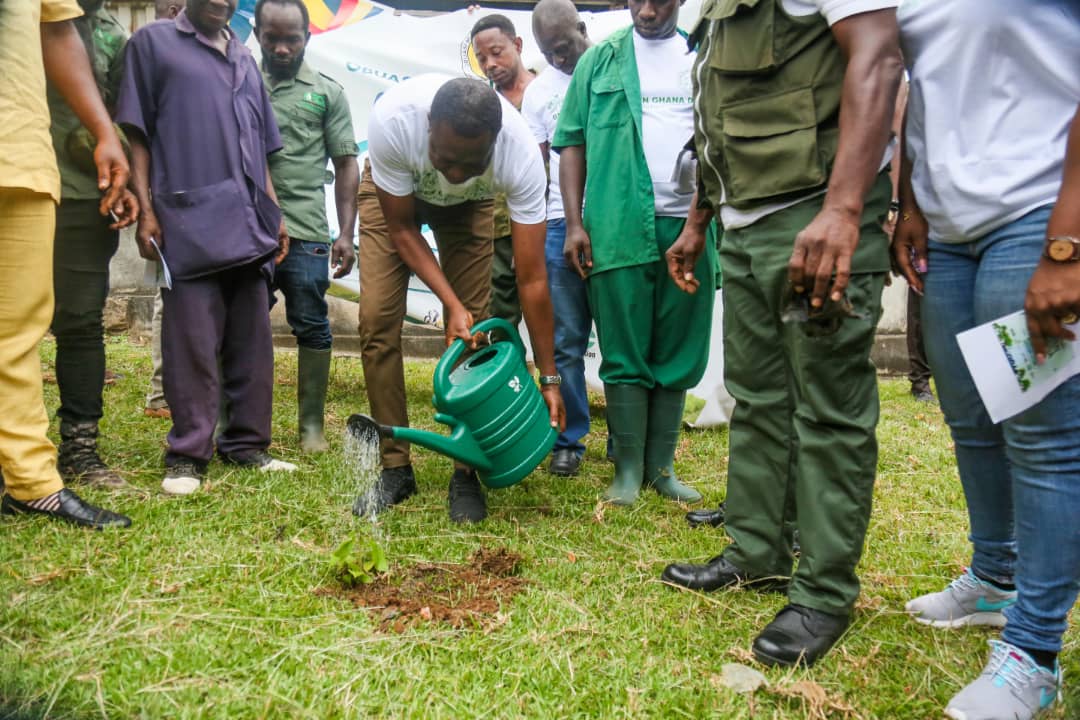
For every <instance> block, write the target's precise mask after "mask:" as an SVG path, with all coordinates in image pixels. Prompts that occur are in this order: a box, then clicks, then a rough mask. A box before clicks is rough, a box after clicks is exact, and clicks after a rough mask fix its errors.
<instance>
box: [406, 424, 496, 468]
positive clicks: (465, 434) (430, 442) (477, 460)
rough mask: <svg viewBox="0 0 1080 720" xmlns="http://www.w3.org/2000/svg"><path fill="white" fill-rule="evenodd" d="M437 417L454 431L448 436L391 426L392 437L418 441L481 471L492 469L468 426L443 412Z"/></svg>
mask: <svg viewBox="0 0 1080 720" xmlns="http://www.w3.org/2000/svg"><path fill="white" fill-rule="evenodd" d="M435 419H436V420H437V421H438V422H441V423H443V424H444V425H449V426H450V427H451V428H452V430H453V432H451V433H450V435H449V436H446V435H440V434H439V433H434V432H429V431H427V430H417V429H416V428H408V427H393V428H390V430H391V432H392V433H393V434H392V437H393V438H394V439H395V440H404V441H406V442H411V443H416V444H417V445H420V446H422V447H426V448H427V449H428V450H434V451H435V452H437V453H439V454H440V455H446V456H448V457H452V458H454V459H455V460H458V461H460V462H463V463H465V464H466V465H468V466H469V467H471V468H473V469H475V470H480V471H481V472H484V471H487V470H490V469H491V461H490V460H489V459H488V457H487V455H485V454H484V451H483V450H481V449H480V445H479V444H477V442H476V439H475V438H474V437H473V435H472V433H471V432H469V429H468V428H466V427H465V426H464V425H463V424H461V422H459V421H458V420H457V419H456V418H453V417H451V416H449V415H445V414H443V413H436V414H435Z"/></svg>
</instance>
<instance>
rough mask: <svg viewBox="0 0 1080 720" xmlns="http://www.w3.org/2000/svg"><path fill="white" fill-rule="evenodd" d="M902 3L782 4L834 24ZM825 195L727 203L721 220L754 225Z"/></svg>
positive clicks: (826, 0) (787, 0)
mask: <svg viewBox="0 0 1080 720" xmlns="http://www.w3.org/2000/svg"><path fill="white" fill-rule="evenodd" d="M899 2H900V0H781V5H782V6H783V8H784V12H786V13H787V14H788V15H793V16H795V17H801V16H804V15H813V14H814V13H819V14H821V15H823V16H824V17H825V20H826V22H828V23H829V25H830V26H832V25H835V24H836V23H838V22H840V21H841V20H843V19H844V18H848V17H851V16H852V15H858V14H860V13H865V12H873V11H875V10H886V9H888V8H894V7H896V6H897V5H898V4H899ZM894 151H895V146H894V144H892V143H890V144H889V146H888V147H887V148H885V156H884V157H883V158H882V160H881V165H880V167H881V169H884V168H885V167H886V166H887V165H888V164H889V161H891V160H892V156H893V152H894ZM824 194H825V191H824V190H819V191H817V192H813V193H809V194H807V195H804V196H803V197H799V198H795V199H794V200H787V201H785V202H780V203H774V204H770V205H763V206H761V207H758V208H755V209H754V210H752V211H750V212H744V211H742V210H736V209H735V208H733V207H731V206H730V205H723V206H722V207H721V208H720V222H721V224H722V225H723V226H724V227H725V228H729V229H736V228H744V227H747V226H749V225H753V224H754V223H756V222H757V221H758V220H760V219H762V218H763V217H766V216H768V215H772V214H773V213H775V212H779V211H780V210H785V209H787V208H789V207H791V206H793V205H798V204H799V203H801V202H803V201H804V200H808V199H810V198H812V197H816V196H818V195H824Z"/></svg>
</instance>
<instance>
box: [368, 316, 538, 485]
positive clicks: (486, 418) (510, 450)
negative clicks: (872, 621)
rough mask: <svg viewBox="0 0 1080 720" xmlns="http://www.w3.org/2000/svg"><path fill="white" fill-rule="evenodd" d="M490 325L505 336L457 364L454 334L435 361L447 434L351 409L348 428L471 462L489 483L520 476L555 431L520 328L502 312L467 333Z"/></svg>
mask: <svg viewBox="0 0 1080 720" xmlns="http://www.w3.org/2000/svg"><path fill="white" fill-rule="evenodd" d="M490 330H501V331H503V332H504V333H505V334H506V335H507V336H508V337H509V341H500V342H496V343H492V344H491V345H489V346H488V347H485V348H482V349H480V350H478V351H476V352H475V353H473V354H472V355H471V356H470V357H469V358H468V359H467V360H465V362H463V363H461V364H460V365H458V364H457V363H458V361H459V360H460V359H461V356H462V354H464V352H465V348H466V346H465V342H464V341H463V340H460V339H458V340H455V341H454V342H453V343H451V344H450V347H449V348H447V350H446V352H445V353H444V354H443V356H442V358H440V359H439V364H438V365H436V366H435V378H434V381H435V395H434V397H433V398H432V403H433V404H434V405H435V410H436V411H437V412H436V413H435V419H436V420H437V421H439V422H441V423H443V424H444V425H449V426H450V428H451V433H450V435H449V436H446V435H440V434H438V433H433V432H428V431H426V430H417V429H415V428H407V427H389V426H386V425H379V424H378V423H376V422H375V421H374V420H373V419H372V418H370V417H368V416H367V415H353V416H352V417H350V418H349V421H348V430H349V432H350V433H352V434H353V435H354V436H356V437H363V436H364V434H365V433H367V432H371V431H373V430H374V431H375V432H377V433H378V434H379V436H380V437H383V438H393V439H395V440H404V441H407V442H411V443H415V444H417V445H421V446H423V447H426V448H428V449H429V450H434V451H435V452H437V453H441V454H443V455H448V456H450V457H452V458H454V459H455V460H459V461H461V462H463V463H465V464H466V465H469V466H470V467H473V468H475V469H476V472H477V474H478V475H479V476H480V480H481V482H483V483H484V484H485V485H487V486H488V487H490V488H503V487H508V486H510V485H513V484H515V483H518V482H521V481H522V480H523V479H524V478H525V476H526V475H528V474H529V473H531V472H532V471H533V470H534V469H535V468H536V466H537V465H539V464H540V463H541V462H543V460H544V457H545V456H547V454H548V453H549V452H551V448H552V447H554V446H555V438H556V436H557V435H558V431H557V430H556V429H555V428H553V427H551V416H550V414H549V413H548V408H547V405H546V404H545V403H544V398H543V396H542V395H541V394H540V390H539V388H537V386H536V384H535V383H534V382H533V380H532V378H531V377H530V376H529V371H528V368H526V366H525V346H524V345H522V343H521V337H520V336H519V335H518V333H517V330H515V329H514V326H513V325H511V324H510V323H508V322H506V321H505V320H501V319H499V318H490V319H488V320H484V321H483V322H480V323H478V324H477V325H476V326H475V327H473V328H472V333H473V334H474V335H475V334H476V333H479V332H486V331H490ZM455 365H457V367H455Z"/></svg>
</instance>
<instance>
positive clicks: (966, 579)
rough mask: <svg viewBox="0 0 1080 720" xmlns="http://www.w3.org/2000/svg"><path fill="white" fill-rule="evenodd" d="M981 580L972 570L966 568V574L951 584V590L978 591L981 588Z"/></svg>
mask: <svg viewBox="0 0 1080 720" xmlns="http://www.w3.org/2000/svg"><path fill="white" fill-rule="evenodd" d="M980 582H981V581H980V580H979V579H978V578H977V577H975V574H974V573H973V572H971V570H969V569H967V568H964V574H963V575H961V576H960V577H958V578H956V579H955V580H953V581H952V582H951V583H949V589H951V590H961V591H963V590H977V589H979V587H980Z"/></svg>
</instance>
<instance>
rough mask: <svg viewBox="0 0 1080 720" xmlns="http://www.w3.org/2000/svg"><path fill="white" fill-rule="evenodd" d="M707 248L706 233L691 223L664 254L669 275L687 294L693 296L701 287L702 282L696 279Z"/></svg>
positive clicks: (684, 227)
mask: <svg viewBox="0 0 1080 720" xmlns="http://www.w3.org/2000/svg"><path fill="white" fill-rule="evenodd" d="M704 247H705V233H703V232H701V231H700V230H699V229H698V228H697V227H692V226H691V225H690V223H686V225H684V226H683V229H682V232H681V233H679V237H678V238H676V239H675V242H674V243H672V245H671V247H669V248H668V250H667V252H666V253H664V258H665V259H666V260H667V269H668V275H670V276H671V280H672V281H673V282H674V283H675V285H676V286H677V287H678V288H679V289H680V290H682V291H683V292H685V293H690V294H691V295H693V294H694V293H696V292H697V289H698V288H699V287H700V286H701V281H700V280H698V279H697V278H696V277H694V266H695V265H697V261H698V258H699V257H701V251H702V249H703V248H704Z"/></svg>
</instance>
